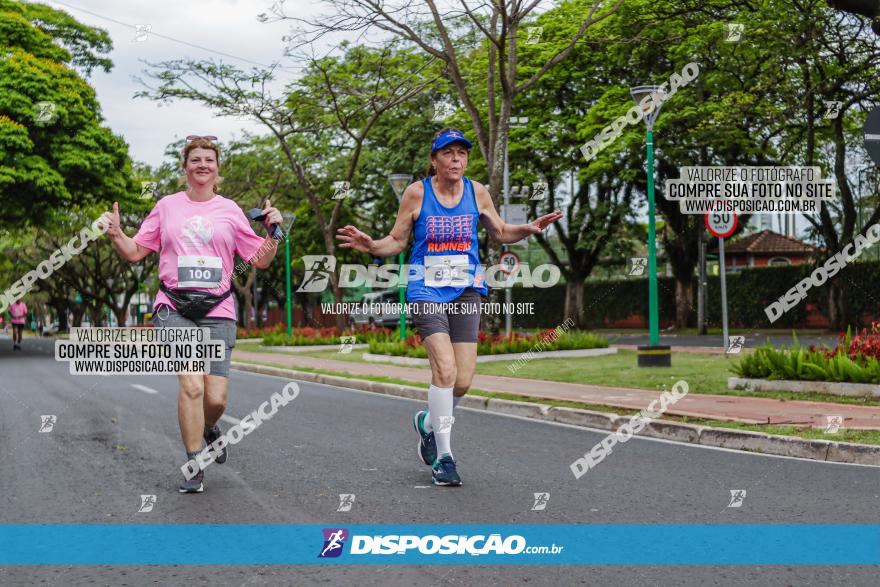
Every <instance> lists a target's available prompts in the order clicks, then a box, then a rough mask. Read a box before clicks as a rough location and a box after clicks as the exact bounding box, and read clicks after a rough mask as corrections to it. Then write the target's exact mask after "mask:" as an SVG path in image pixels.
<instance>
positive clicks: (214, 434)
mask: <svg viewBox="0 0 880 587" xmlns="http://www.w3.org/2000/svg"><path fill="white" fill-rule="evenodd" d="M222 434H223V433H222V432H221V431H220V426H217V425H216V424H215V425H214V426H212V427H210V428H209V427H207V426H205V435H204V438H205V444H206V445H208V446H209V447H210V446H211V444H212V443H213V442H214V441H215V440H217V439H218V438H220V436H222ZM211 453H212V454H213V451H211ZM214 462H215V463H217V464H218V465H222V464H223V463H225V462H226V447H225V446H224V447H223V448H221V449H220V453H219V454H217V455H216V456H215V457H214Z"/></svg>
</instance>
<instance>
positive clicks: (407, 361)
mask: <svg viewBox="0 0 880 587" xmlns="http://www.w3.org/2000/svg"><path fill="white" fill-rule="evenodd" d="M357 346H358V345H355V346H353V347H352V348H357ZM361 346H369V345H361ZM263 348H265V349H271V348H274V347H263ZM279 348H280V347H279ZM334 348H335V347H334ZM527 354H528V353H527V352H526V353H501V354H497V355H478V356H477V363H500V362H503V361H521V360H525V359H524V357H526V355H527ZM615 354H617V349H616V348H613V347H602V348H595V349H576V350H571V351H542V352H541V353H540V356H539V355H538V354H537V353H535V354H534V358H539V359H552V358H557V359H558V358H565V357H600V356H603V355H615ZM362 356H363V358H364V360H365V361H367V362H369V363H394V364H396V365H418V366H424V367H427V366H428V365H430V364H431V363H430V362H429V361H428V359H419V358H415V357H402V356H399V355H377V354H373V353H363V355H362ZM528 360H532V359H531V358H529V359H528Z"/></svg>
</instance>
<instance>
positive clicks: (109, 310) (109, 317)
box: [107, 277, 114, 326]
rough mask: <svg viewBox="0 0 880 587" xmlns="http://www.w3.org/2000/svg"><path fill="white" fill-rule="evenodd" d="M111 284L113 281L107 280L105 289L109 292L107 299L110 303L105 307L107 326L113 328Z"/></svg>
mask: <svg viewBox="0 0 880 587" xmlns="http://www.w3.org/2000/svg"><path fill="white" fill-rule="evenodd" d="M113 282H114V279H113V278H112V277H108V278H107V289H108V290H109V293H108V295H107V297H108V298H109V302H110V303H109V304H108V305H107V326H113Z"/></svg>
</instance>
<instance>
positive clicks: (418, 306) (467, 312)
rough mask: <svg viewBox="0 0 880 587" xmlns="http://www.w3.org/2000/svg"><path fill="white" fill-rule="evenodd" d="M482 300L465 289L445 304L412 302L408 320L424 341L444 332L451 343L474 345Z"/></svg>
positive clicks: (477, 333) (474, 291)
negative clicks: (471, 343) (472, 343)
mask: <svg viewBox="0 0 880 587" xmlns="http://www.w3.org/2000/svg"><path fill="white" fill-rule="evenodd" d="M482 303H483V296H481V295H480V293H479V292H478V291H476V290H473V289H466V290H464V291H463V292H461V295H460V296H458V297H457V298H455V299H454V300H453V301H451V302H448V303H444V304H441V303H437V302H412V303H411V304H410V305H409V306H410V316H411V317H412V321H413V324H415V326H416V329H418V331H419V336H421V337H422V340H425V339H426V338H428V337H429V336H431V335H432V334H434V333H437V332H445V333H446V334H448V335H449V340H451V341H452V342H477V340H478V337H479V333H480V310H481V306H482Z"/></svg>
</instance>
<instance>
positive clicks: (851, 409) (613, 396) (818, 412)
mask: <svg viewBox="0 0 880 587" xmlns="http://www.w3.org/2000/svg"><path fill="white" fill-rule="evenodd" d="M232 356H233V360H234V361H235V360H239V361H240V360H247V361H260V362H264V363H273V364H276V365H283V366H285V367H288V368H293V369H295V368H297V367H308V368H312V369H322V370H325V371H334V372H337V373H344V374H347V375H368V376H373V377H393V378H395V379H403V380H407V381H414V382H419V383H424V384H426V385H427V384H429V383H430V381H431V372H430V371H429V370H428V369H417V368H414V367H401V366H398V365H386V364H363V363H354V362H349V361H335V360H332V359H318V358H315V357H301V356H297V355H292V354H283V353H255V352H248V351H240V350H237V349H234V350H233V354H232ZM472 386H473V387H474V388H475V389H481V390H483V391H491V392H499V393H510V394H517V395H527V396H531V397H538V398H544V399H550V400H560V401H573V402H582V403H588V404H596V405H604V406H612V407H622V408H629V409H633V410H640V409H642V408H645V407H647V406H648V404H649V403H651V401H653V400H655V399H657V398H658V397H660V393H661V392H659V391H654V390H650V389H630V388H625V387H604V386H600V385H587V384H577V383H562V382H559V381H543V380H538V379H517V378H514V377H499V376H495V375H474V381H473V383H472ZM666 411H667V413H669V414H675V415H679V416H692V417H697V418H707V419H711V420H728V421H737V422H744V423H749V424H791V425H812V426H815V427H821V428H825V426H826V416H843V417H844V426H845V427H846V428H862V429H872V430H880V406H870V407H869V406H855V405H850V404H835V403H822V402H809V401H786V400H778V399H770V398H762V397H740V396H729V395H707V394H696V393H689V394H688V395H686V396H685V397H683V398H682V399H680V400H679V401H678V402H676V403H675V404H674V405H673V406H670V407H669V409H667V410H666Z"/></svg>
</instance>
